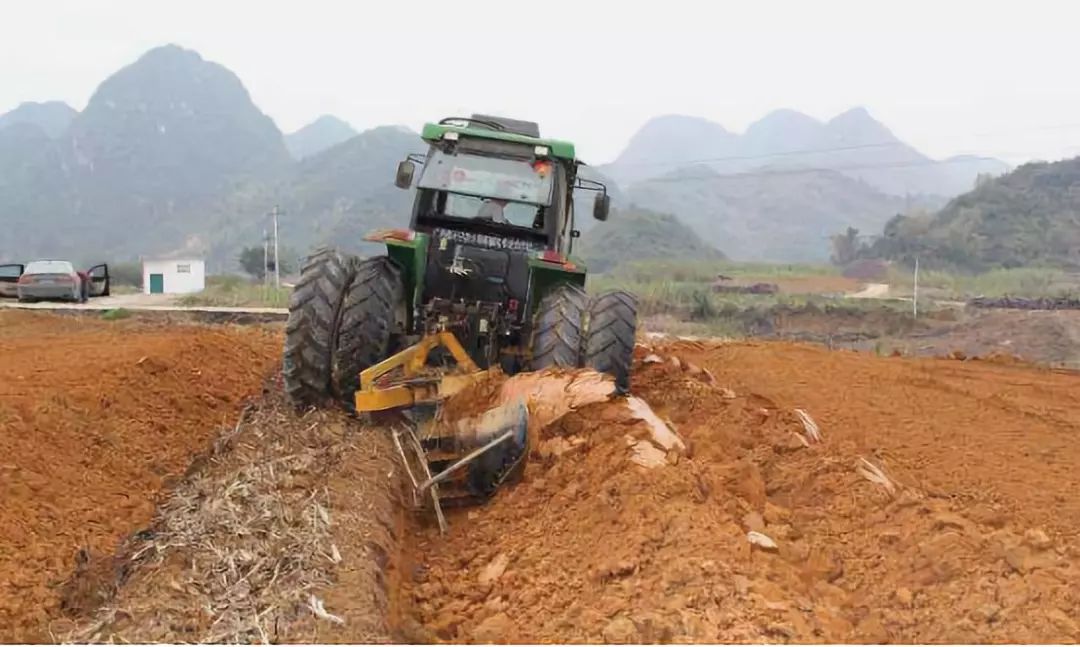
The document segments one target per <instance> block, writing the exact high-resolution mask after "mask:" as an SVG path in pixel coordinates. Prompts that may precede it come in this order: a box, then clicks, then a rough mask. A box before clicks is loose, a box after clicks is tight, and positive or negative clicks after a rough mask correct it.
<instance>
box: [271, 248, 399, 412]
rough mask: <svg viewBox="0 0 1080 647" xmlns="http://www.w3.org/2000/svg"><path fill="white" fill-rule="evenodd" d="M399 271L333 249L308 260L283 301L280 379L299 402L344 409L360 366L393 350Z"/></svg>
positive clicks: (356, 385)
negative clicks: (284, 320) (285, 312)
mask: <svg viewBox="0 0 1080 647" xmlns="http://www.w3.org/2000/svg"><path fill="white" fill-rule="evenodd" d="M403 303H404V286H403V283H402V278H401V270H400V269H399V268H398V266H397V265H395V264H394V262H393V261H391V260H390V259H388V258H386V257H385V256H378V257H375V258H369V259H364V260H360V259H358V258H356V257H353V256H349V255H346V254H342V253H340V252H338V251H336V250H333V249H321V250H319V251H317V252H316V253H315V254H313V255H312V256H311V257H309V258H308V261H307V263H306V264H305V265H304V267H303V269H302V270H301V274H300V281H299V282H298V283H297V284H296V288H295V289H294V290H293V294H292V297H291V298H290V300H289V321H288V324H287V325H286V327H285V354H284V370H283V373H284V376H285V390H286V392H287V393H288V396H289V399H290V400H291V401H292V402H293V404H295V405H296V406H299V407H306V406H317V405H321V404H324V403H326V402H327V401H329V400H338V401H340V402H342V403H343V404H345V406H346V408H352V395H353V393H355V392H356V390H357V389H358V388H359V386H360V384H359V382H360V371H362V370H364V369H365V368H368V367H369V366H371V365H372V364H374V363H376V362H378V361H379V360H381V359H383V358H385V357H387V356H388V355H390V354H392V353H394V352H396V351H397V348H396V345H399V344H400V338H401V323H402V320H401V319H402V317H401V312H400V309H401V304H403Z"/></svg>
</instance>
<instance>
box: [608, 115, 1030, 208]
mask: <svg viewBox="0 0 1080 647" xmlns="http://www.w3.org/2000/svg"><path fill="white" fill-rule="evenodd" d="M695 165H703V166H706V167H708V168H711V169H713V170H714V171H716V172H717V173H720V174H724V175H730V174H745V173H749V172H755V171H761V170H771V169H778V168H779V169H789V170H790V169H808V170H819V169H824V170H833V171H838V172H840V173H842V174H844V175H846V176H848V177H851V178H853V179H856V180H861V181H863V182H866V183H867V184H869V185H870V186H872V187H874V188H875V189H877V190H879V191H881V192H882V193H885V194H888V195H901V196H904V195H923V196H938V197H948V196H953V195H956V194H958V193H962V192H964V191H967V190H969V189H971V188H972V186H974V183H975V178H976V177H977V176H978V175H980V174H991V175H999V174H1001V173H1004V172H1006V171H1007V170H1008V169H1009V166H1008V165H1007V164H1005V163H1004V162H1001V161H999V160H995V159H992V158H979V157H970V156H961V157H954V158H949V159H946V160H941V161H936V160H932V159H930V158H929V157H927V156H926V155H923V154H922V153H920V152H919V151H917V150H915V149H914V148H913V147H911V146H909V145H908V144H905V143H904V142H902V141H901V140H900V139H898V138H897V137H896V135H894V134H893V133H892V132H891V131H890V130H889V129H888V128H887V127H886V126H885V125H884V124H882V123H881V122H879V121H877V120H876V119H874V118H873V117H872V116H871V115H870V113H869V111H867V110H866V109H865V108H861V107H860V108H853V109H851V110H848V111H846V112H844V113H842V114H839V115H837V116H835V117H833V118H832V119H830V120H829V121H827V122H824V123H822V122H820V121H818V120H816V119H814V118H812V117H809V116H807V115H804V114H802V113H800V112H796V111H794V110H776V111H773V112H771V113H769V114H768V115H766V116H765V117H763V118H762V119H760V120H759V121H756V122H754V123H753V124H751V125H750V126H749V127H748V128H747V129H746V132H744V133H742V134H737V133H733V132H730V131H728V130H727V129H725V128H724V127H723V126H721V125H720V124H717V123H713V122H711V121H708V120H706V119H702V118H700V117H687V116H681V115H668V116H663V117H657V118H654V119H652V120H650V121H648V122H647V123H646V124H645V125H644V126H642V127H641V129H640V130H638V132H637V133H636V134H635V135H634V136H633V137H632V138H631V139H630V142H629V143H628V144H627V146H626V148H625V149H624V150H623V151H622V153H621V154H620V155H619V156H618V157H617V158H616V159H615V161H613V162H611V163H610V164H607V165H604V166H603V167H601V169H600V170H602V171H603V172H604V173H605V174H607V175H608V176H610V177H612V178H614V179H615V180H616V181H617V182H619V183H620V184H622V185H624V186H629V185H632V184H633V183H635V182H638V181H641V180H646V179H650V178H655V177H659V176H663V175H667V174H669V173H670V172H672V171H675V170H678V169H679V168H683V167H688V166H695Z"/></svg>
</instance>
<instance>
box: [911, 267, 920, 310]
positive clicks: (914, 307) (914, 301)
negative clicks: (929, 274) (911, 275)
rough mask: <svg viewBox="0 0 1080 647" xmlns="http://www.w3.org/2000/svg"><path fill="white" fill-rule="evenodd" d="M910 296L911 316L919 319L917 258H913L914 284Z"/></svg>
mask: <svg viewBox="0 0 1080 647" xmlns="http://www.w3.org/2000/svg"><path fill="white" fill-rule="evenodd" d="M914 286H915V287H914V290H913V291H912V294H911V316H912V317H913V318H915V319H918V318H919V257H918V256H916V257H915V283H914Z"/></svg>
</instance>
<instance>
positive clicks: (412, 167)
mask: <svg viewBox="0 0 1080 647" xmlns="http://www.w3.org/2000/svg"><path fill="white" fill-rule="evenodd" d="M415 173H416V164H413V163H412V162H411V161H410V160H404V161H402V162H399V163H398V165H397V175H396V176H394V186H396V187H397V188H399V189H407V188H409V187H411V186H412V181H413V174H415Z"/></svg>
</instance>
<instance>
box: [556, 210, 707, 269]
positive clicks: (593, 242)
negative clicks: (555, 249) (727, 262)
mask: <svg viewBox="0 0 1080 647" xmlns="http://www.w3.org/2000/svg"><path fill="white" fill-rule="evenodd" d="M574 254H575V255H577V256H580V257H581V259H582V260H583V261H585V263H586V265H588V267H589V270H590V271H593V272H606V271H607V270H610V269H612V268H614V267H615V266H616V265H618V264H619V263H622V262H624V261H630V260H634V261H639V260H651V259H679V260H723V259H724V258H725V257H724V254H723V253H722V252H721V251H720V250H718V249H716V248H715V247H713V246H711V245H709V244H708V243H705V242H703V241H702V240H701V237H700V236H698V235H697V234H696V233H694V231H693V230H692V229H690V228H689V227H687V226H686V225H684V224H683V223H682V222H681V221H680V220H679V219H678V218H676V217H675V216H672V215H669V214H660V213H655V212H652V211H648V210H645V209H635V208H632V209H618V210H613V211H612V213H611V215H610V218H609V219H608V221H607V222H604V223H599V224H597V225H596V226H595V227H593V228H592V229H591V230H589V231H588V232H587V233H586V234H584V235H583V236H582V238H581V240H580V242H579V243H578V244H577V245H575V247H574Z"/></svg>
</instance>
